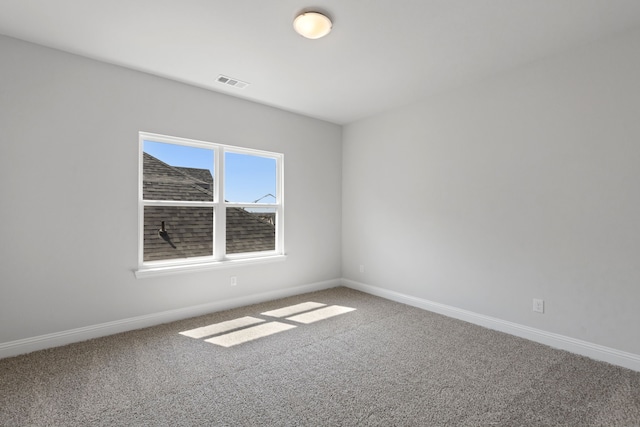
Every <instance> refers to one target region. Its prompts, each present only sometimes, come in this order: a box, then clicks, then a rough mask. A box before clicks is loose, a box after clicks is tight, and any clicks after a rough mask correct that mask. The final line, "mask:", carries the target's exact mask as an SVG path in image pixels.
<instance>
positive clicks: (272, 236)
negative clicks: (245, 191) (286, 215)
mask: <svg viewBox="0 0 640 427" xmlns="http://www.w3.org/2000/svg"><path fill="white" fill-rule="evenodd" d="M275 222H276V210H275V208H274V209H260V211H259V212H252V211H251V210H249V209H243V208H227V246H226V250H227V253H228V254H237V253H244V252H261V251H273V250H275V249H276V227H275Z"/></svg>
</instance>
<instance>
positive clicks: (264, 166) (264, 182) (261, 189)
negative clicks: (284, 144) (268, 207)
mask: <svg viewBox="0 0 640 427" xmlns="http://www.w3.org/2000/svg"><path fill="white" fill-rule="evenodd" d="M224 161H225V163H224V198H225V200H227V201H228V202H238V203H256V202H260V203H275V202H276V159H271V158H268V157H261V156H253V155H249V154H238V153H225V155H224Z"/></svg>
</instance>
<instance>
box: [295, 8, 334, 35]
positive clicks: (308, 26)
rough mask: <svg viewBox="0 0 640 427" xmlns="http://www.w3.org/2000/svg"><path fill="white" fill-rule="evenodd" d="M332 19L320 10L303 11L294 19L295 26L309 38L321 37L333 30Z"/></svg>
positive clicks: (299, 32) (298, 31)
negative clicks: (319, 11)
mask: <svg viewBox="0 0 640 427" xmlns="http://www.w3.org/2000/svg"><path fill="white" fill-rule="evenodd" d="M332 25H333V24H332V23H331V20H330V19H329V18H327V17H326V16H324V15H323V14H321V13H318V12H306V13H301V14H300V15H298V16H297V17H296V19H294V20H293V28H294V29H295V30H296V32H297V33H298V34H300V35H301V36H303V37H306V38H308V39H319V38H320V37H324V36H326V35H327V34H329V32H330V31H331V26H332Z"/></svg>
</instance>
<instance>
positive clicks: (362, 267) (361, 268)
mask: <svg viewBox="0 0 640 427" xmlns="http://www.w3.org/2000/svg"><path fill="white" fill-rule="evenodd" d="M360 273H364V265H362V264H360Z"/></svg>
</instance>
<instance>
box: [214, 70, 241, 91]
mask: <svg viewBox="0 0 640 427" xmlns="http://www.w3.org/2000/svg"><path fill="white" fill-rule="evenodd" d="M216 80H217V81H218V83H222V84H224V85H227V86H233V87H235V88H238V89H244V88H245V87H247V86H249V83H247V82H243V81H242V80H238V79H234V78H233V77H229V76H223V75H222V74H220V75H218V77H217V78H216Z"/></svg>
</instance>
